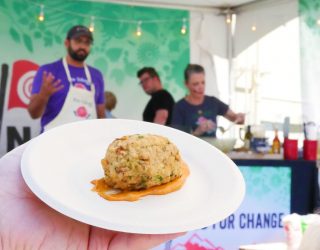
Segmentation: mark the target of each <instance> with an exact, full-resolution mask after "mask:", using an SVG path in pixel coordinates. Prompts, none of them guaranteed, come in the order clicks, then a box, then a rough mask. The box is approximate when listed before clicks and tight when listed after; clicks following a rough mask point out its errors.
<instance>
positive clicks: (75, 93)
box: [44, 58, 97, 131]
mask: <svg viewBox="0 0 320 250" xmlns="http://www.w3.org/2000/svg"><path fill="white" fill-rule="evenodd" d="M62 63H63V67H64V69H65V72H66V74H67V78H68V81H69V84H70V88H69V92H68V94H67V97H66V99H65V101H64V104H63V106H62V109H61V110H60V112H59V114H58V115H57V116H56V117H55V118H54V119H53V120H52V121H51V122H49V123H48V124H47V125H45V126H44V131H47V130H49V129H51V128H54V127H56V126H59V125H62V124H65V123H69V122H75V121H82V120H86V119H96V118H97V111H96V104H95V98H94V94H95V88H94V84H93V83H92V80H91V75H90V72H89V69H88V66H87V65H86V64H85V65H84V72H85V74H86V77H87V80H88V81H89V83H90V91H88V90H87V89H82V88H77V87H74V86H73V84H72V79H71V75H70V71H69V68H68V64H67V61H66V59H65V58H63V61H62Z"/></svg>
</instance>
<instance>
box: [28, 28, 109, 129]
mask: <svg viewBox="0 0 320 250" xmlns="http://www.w3.org/2000/svg"><path fill="white" fill-rule="evenodd" d="M92 42H93V37H92V33H91V32H90V31H89V29H88V28H87V27H85V26H82V25H77V26H74V27H72V28H71V29H70V30H69V31H68V33H67V37H66V40H65V42H64V44H65V47H66V49H67V55H66V57H65V58H62V59H59V60H58V61H55V62H53V63H50V64H45V65H43V66H41V67H40V68H39V70H38V72H37V74H36V76H35V78H34V81H33V85H32V91H31V94H32V95H31V99H30V103H29V106H28V111H29V113H30V115H31V117H32V118H34V119H36V118H39V117H41V132H43V131H44V130H48V129H51V128H53V127H56V126H59V125H61V124H65V123H68V122H74V121H80V120H85V119H95V118H105V111H104V81H103V76H102V74H101V72H100V71H99V70H98V69H95V68H93V67H90V66H87V65H86V63H85V59H86V58H87V56H88V55H89V53H90V48H91V44H92Z"/></svg>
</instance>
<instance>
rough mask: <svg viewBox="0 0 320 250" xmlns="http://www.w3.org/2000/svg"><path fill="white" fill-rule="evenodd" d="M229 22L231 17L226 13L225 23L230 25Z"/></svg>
mask: <svg viewBox="0 0 320 250" xmlns="http://www.w3.org/2000/svg"><path fill="white" fill-rule="evenodd" d="M231 22H232V19H231V15H230V13H227V15H226V23H227V24H230V23H231Z"/></svg>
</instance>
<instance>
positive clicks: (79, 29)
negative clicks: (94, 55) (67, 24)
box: [67, 25, 93, 41]
mask: <svg viewBox="0 0 320 250" xmlns="http://www.w3.org/2000/svg"><path fill="white" fill-rule="evenodd" d="M80 36H87V37H88V38H89V39H90V40H91V41H93V36H92V33H91V31H90V30H89V29H88V27H86V26H83V25H76V26H73V27H72V28H71V29H70V30H69V31H68V33H67V39H73V38H78V37H80Z"/></svg>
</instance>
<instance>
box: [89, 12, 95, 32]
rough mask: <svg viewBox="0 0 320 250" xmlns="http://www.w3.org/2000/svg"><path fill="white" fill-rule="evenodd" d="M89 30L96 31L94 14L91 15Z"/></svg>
mask: <svg viewBox="0 0 320 250" xmlns="http://www.w3.org/2000/svg"><path fill="white" fill-rule="evenodd" d="M89 30H90V32H91V33H93V32H94V16H92V17H91V22H90V26H89Z"/></svg>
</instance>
